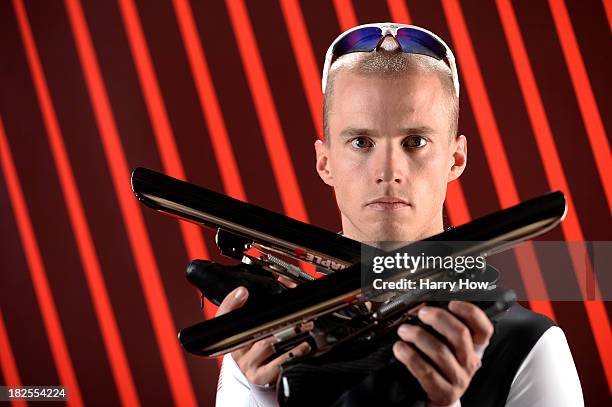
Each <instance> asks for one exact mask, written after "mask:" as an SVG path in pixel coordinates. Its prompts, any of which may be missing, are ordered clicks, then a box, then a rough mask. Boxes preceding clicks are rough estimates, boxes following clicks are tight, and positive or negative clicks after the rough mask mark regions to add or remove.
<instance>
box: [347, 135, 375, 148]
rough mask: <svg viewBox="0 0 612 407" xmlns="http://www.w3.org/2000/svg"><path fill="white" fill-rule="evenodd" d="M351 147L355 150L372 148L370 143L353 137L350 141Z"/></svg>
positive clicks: (365, 139)
mask: <svg viewBox="0 0 612 407" xmlns="http://www.w3.org/2000/svg"><path fill="white" fill-rule="evenodd" d="M351 145H352V146H353V147H355V148H357V149H364V148H369V147H372V146H373V144H372V142H371V141H370V140H368V139H367V138H365V137H355V138H354V139H352V140H351Z"/></svg>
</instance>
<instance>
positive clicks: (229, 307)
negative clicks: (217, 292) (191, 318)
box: [215, 287, 249, 317]
mask: <svg viewBox="0 0 612 407" xmlns="http://www.w3.org/2000/svg"><path fill="white" fill-rule="evenodd" d="M248 297H249V292H248V291H247V289H246V288H244V287H238V288H236V289H234V290H233V291H231V292H230V293H229V294H228V295H226V296H225V298H224V299H223V301H222V302H221V305H219V309H218V310H217V314H216V315H215V316H217V317H218V316H220V315H223V314H227V313H228V312H230V311H233V310H235V309H238V308H240V307H242V306H243V305H244V303H245V302H246V300H247V298H248Z"/></svg>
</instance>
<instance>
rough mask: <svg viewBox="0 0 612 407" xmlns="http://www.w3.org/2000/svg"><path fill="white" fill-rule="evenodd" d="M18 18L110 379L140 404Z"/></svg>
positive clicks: (38, 68)
mask: <svg viewBox="0 0 612 407" xmlns="http://www.w3.org/2000/svg"><path fill="white" fill-rule="evenodd" d="M15 9H16V11H17V18H18V20H19V27H20V31H21V36H22V39H23V43H24V48H25V51H26V55H27V58H28V65H29V67H30V72H31V75H32V79H33V82H34V88H35V89H36V95H37V96H38V101H39V105H40V107H41V111H42V115H43V121H44V123H45V128H46V130H47V136H48V138H49V144H50V146H51V151H52V154H53V159H54V161H55V166H56V169H57V172H58V175H59V180H60V185H61V188H62V193H63V195H64V200H65V202H66V206H67V208H68V215H69V217H70V224H71V226H72V230H73V233H74V235H75V238H76V239H75V240H76V243H77V247H78V250H79V255H80V258H81V264H82V265H83V270H84V272H85V278H86V281H87V285H88V288H89V292H90V295H91V297H92V299H93V305H94V309H95V312H96V316H97V319H98V324H99V325H100V330H101V332H102V339H103V341H104V346H105V348H106V352H107V354H108V358H109V361H110V365H111V369H112V372H113V378H114V380H115V384H116V386H117V391H118V393H119V397H120V398H121V401H122V404H123V405H135V406H138V405H140V401H139V400H138V395H137V393H136V387H135V385H134V380H133V377H132V373H131V371H130V368H129V364H128V361H127V357H126V354H125V349H124V347H123V343H122V340H121V335H120V334H119V329H118V327H117V321H116V319H115V316H114V313H113V309H112V305H111V302H110V299H109V296H108V291H107V289H106V283H105V282H104V277H103V273H102V270H101V267H100V262H99V260H98V255H97V253H96V249H95V247H94V244H93V239H92V237H91V232H90V229H89V225H88V223H87V218H86V216H85V211H84V210H83V204H82V201H81V197H80V195H79V191H78V189H77V186H76V181H75V179H74V172H73V170H72V167H71V165H70V160H69V158H68V154H67V152H66V147H65V145H64V140H63V135H62V133H61V130H60V127H59V123H58V119H57V115H56V112H55V108H54V107H53V102H52V100H51V95H50V94H49V88H48V86H47V80H46V78H45V75H44V72H43V68H42V64H41V61H40V57H39V55H38V51H37V49H36V44H35V41H34V36H33V34H32V29H31V27H30V24H29V22H28V19H27V15H26V12H25V9H24V7H23V4H22V3H21V2H20V1H16V2H15Z"/></svg>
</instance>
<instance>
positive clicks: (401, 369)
mask: <svg viewBox="0 0 612 407" xmlns="http://www.w3.org/2000/svg"><path fill="white" fill-rule="evenodd" d="M553 325H554V322H552V321H551V320H550V319H548V318H546V317H545V316H543V315H540V314H536V313H534V312H531V311H528V310H526V309H525V308H523V307H521V306H520V305H518V304H516V305H514V306H512V307H511V308H510V309H509V310H508V311H507V312H506V313H505V314H504V315H503V317H501V318H500V319H499V320H498V321H497V322H496V323H495V333H494V334H493V336H492V338H491V341H490V343H489V346H488V347H487V349H486V351H485V353H484V355H483V359H482V366H481V367H480V369H479V370H478V372H477V373H476V374H475V375H474V377H473V378H472V381H471V383H470V386H469V387H468V389H467V391H466V392H465V394H464V395H463V397H461V406H462V407H469V406H477V407H485V406H492V407H499V406H503V405H504V404H505V402H506V399H507V398H508V393H509V391H510V386H511V384H512V380H513V379H514V376H515V375H516V372H517V370H518V368H519V367H520V365H521V363H522V362H523V360H524V359H525V357H526V356H527V355H528V354H529V352H530V351H531V349H532V348H533V346H534V345H535V344H536V342H537V341H538V340H539V339H540V337H541V336H542V334H543V333H544V332H546V330H547V329H548V328H550V327H551V326H553ZM395 340H397V337H395V338H389V339H388V340H387V342H386V343H383V344H381V346H380V347H379V349H378V350H377V351H375V352H372V353H370V354H368V355H355V356H356V358H355V359H354V360H353V361H351V362H350V363H348V364H347V363H346V362H344V363H337V364H334V363H328V364H326V365H325V369H324V370H321V367H317V366H311V367H307V368H302V369H300V371H299V372H295V373H298V374H300V375H302V376H304V375H306V376H312V379H313V380H312V381H311V383H312V385H310V386H307V387H304V388H297V389H295V388H294V390H297V393H299V394H295V393H294V394H292V396H293V397H291V402H290V403H288V404H287V403H283V402H282V401H281V405H283V404H285V405H296V406H297V405H333V406H335V407H344V406H350V407H353V406H372V405H376V406H402V407H406V406H412V407H420V406H425V404H426V403H425V400H426V399H427V397H426V395H425V393H424V392H423V390H422V389H421V387H420V385H419V383H418V382H417V381H416V379H415V378H414V377H412V375H410V373H409V372H408V370H407V369H406V367H405V366H404V365H403V364H401V363H400V362H399V361H397V360H396V359H395V358H394V357H393V354H392V351H391V345H392V344H393V342H395ZM360 356H361V357H360ZM381 362H382V363H381ZM373 364H374V365H378V366H383V367H382V368H380V369H378V370H376V371H368V370H367V369H369V368H371V366H372V365H373ZM359 377H361V378H363V377H365V379H362V380H360V381H357V383H358V384H357V385H355V383H356V382H355V378H359ZM307 382H308V381H307ZM279 385H282V384H281V383H279Z"/></svg>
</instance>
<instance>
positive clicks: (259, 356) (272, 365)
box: [216, 287, 310, 385]
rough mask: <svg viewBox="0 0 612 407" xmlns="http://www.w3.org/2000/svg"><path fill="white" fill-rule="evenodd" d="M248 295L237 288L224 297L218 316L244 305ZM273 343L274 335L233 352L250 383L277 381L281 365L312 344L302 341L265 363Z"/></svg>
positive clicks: (300, 354) (243, 289)
mask: <svg viewBox="0 0 612 407" xmlns="http://www.w3.org/2000/svg"><path fill="white" fill-rule="evenodd" d="M248 297H249V292H248V291H247V289H246V288H244V287H238V288H236V289H235V290H234V291H232V292H230V293H229V294H228V295H227V296H226V297H225V298H224V299H223V302H222V303H221V305H219V309H218V310H217V315H216V316H219V315H223V314H226V313H228V312H230V311H233V310H235V309H238V308H240V307H242V306H243V305H244V303H245V302H246V300H247V298H248ZM273 343H274V337H270V338H266V339H263V340H261V341H259V342H255V343H253V344H252V345H250V346H247V347H244V348H242V349H238V350H236V351H234V352H232V358H234V361H235V362H236V364H237V365H238V367H239V368H240V371H241V372H242V373H243V374H244V375H245V376H246V378H247V380H248V381H249V383H251V384H256V385H266V384H271V383H275V382H276V379H277V378H278V374H279V372H280V370H279V367H280V365H282V364H283V363H285V362H286V361H288V360H289V359H291V358H293V357H297V356H302V355H305V354H306V353H308V352H309V351H310V345H308V343H306V342H302V343H301V344H299V345H298V346H296V347H295V348H293V349H292V350H291V351H289V352H286V353H284V354H282V355H280V356H279V357H277V358H275V359H273V360H271V361H269V362H268V363H265V361H266V360H267V359H268V358H269V357H270V356H271V355H272V344H273Z"/></svg>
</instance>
